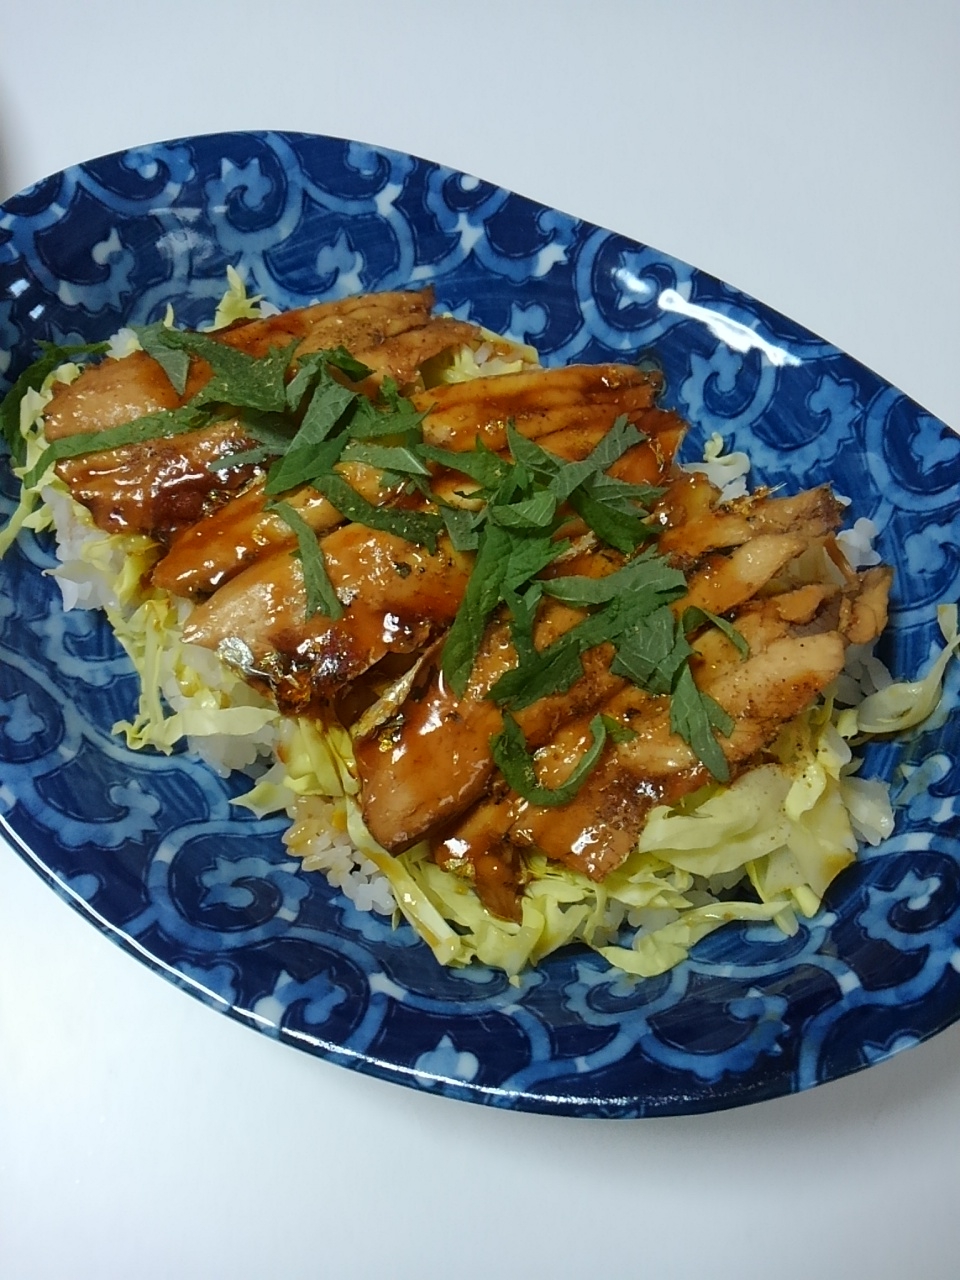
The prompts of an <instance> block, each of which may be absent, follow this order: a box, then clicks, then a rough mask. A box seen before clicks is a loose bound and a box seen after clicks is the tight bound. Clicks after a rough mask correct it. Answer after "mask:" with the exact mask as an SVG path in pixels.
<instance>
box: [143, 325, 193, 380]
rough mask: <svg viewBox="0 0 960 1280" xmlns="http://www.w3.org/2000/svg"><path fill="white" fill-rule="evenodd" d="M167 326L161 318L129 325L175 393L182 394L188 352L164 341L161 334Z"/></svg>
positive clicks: (185, 377) (187, 364) (186, 370)
mask: <svg viewBox="0 0 960 1280" xmlns="http://www.w3.org/2000/svg"><path fill="white" fill-rule="evenodd" d="M168 327H169V326H168V325H165V324H164V323H163V321H162V320H155V321H154V323H153V324H144V325H131V328H132V329H133V332H134V333H135V334H136V335H137V340H138V341H139V343H140V345H141V347H143V349H144V351H145V352H146V353H147V355H148V356H150V357H152V359H154V360H156V362H157V364H158V365H159V366H160V367H161V369H162V370H163V371H164V373H165V374H166V375H167V377H168V378H169V379H170V385H171V386H172V387H173V389H174V391H176V393H177V395H178V396H182V395H183V393H184V391H185V390H186V386H187V377H188V375H189V373H190V353H189V352H188V351H185V350H183V349H182V348H178V347H171V346H170V345H169V343H167V342H164V340H163V336H162V335H163V334H164V333H166V331H167V329H168Z"/></svg>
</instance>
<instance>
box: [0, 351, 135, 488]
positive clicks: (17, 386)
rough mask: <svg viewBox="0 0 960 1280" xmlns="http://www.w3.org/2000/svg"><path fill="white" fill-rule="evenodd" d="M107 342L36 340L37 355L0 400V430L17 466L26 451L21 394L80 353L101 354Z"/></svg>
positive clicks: (38, 386) (21, 463)
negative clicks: (70, 343) (73, 342)
mask: <svg viewBox="0 0 960 1280" xmlns="http://www.w3.org/2000/svg"><path fill="white" fill-rule="evenodd" d="M109 345H110V344H109V343H107V342H88V343H80V344H76V345H73V346H57V345H56V344H55V343H52V342H41V343H38V346H39V347H40V350H41V354H40V356H39V357H38V358H37V359H36V360H34V362H33V364H30V365H27V367H26V369H24V371H23V373H21V374H20V376H19V378H17V380H16V382H15V383H14V384H13V386H12V387H11V388H10V390H9V391H8V392H7V394H6V395H5V396H4V397H3V400H2V402H0V433H2V435H3V438H4V440H6V442H7V447H8V448H9V450H10V456H11V457H12V458H13V461H14V462H15V463H16V465H17V466H23V462H24V459H25V457H26V452H27V451H26V444H25V443H24V439H23V436H22V435H21V434H20V401H21V400H22V399H23V397H24V396H25V395H26V394H27V392H28V391H39V390H40V388H41V387H42V386H43V383H44V380H45V379H46V378H47V376H48V375H49V374H51V373H53V371H54V369H56V368H58V367H59V366H60V365H62V364H64V363H66V361H68V360H76V359H77V357H82V356H98V355H103V353H104V352H105V351H106V350H107V349H108V348H109Z"/></svg>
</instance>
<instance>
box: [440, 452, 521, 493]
mask: <svg viewBox="0 0 960 1280" xmlns="http://www.w3.org/2000/svg"><path fill="white" fill-rule="evenodd" d="M420 453H421V454H422V456H423V457H424V458H426V459H427V461H428V462H436V463H437V464H438V465H439V466H441V467H446V469H447V470H448V471H459V472H460V473H461V475H465V476H469V477H470V479H471V480H474V481H476V483H477V484H478V485H480V487H481V489H483V490H485V491H488V492H493V490H495V489H496V488H497V486H498V485H499V484H500V483H501V482H502V480H503V479H504V477H505V476H506V475H507V474H508V472H509V471H510V463H509V462H507V461H505V460H504V459H503V458H500V457H498V456H497V454H495V453H493V452H491V450H490V449H488V448H487V447H486V445H485V444H484V443H483V442H482V441H481V440H478V441H477V447H476V449H470V450H468V451H467V452H466V453H455V452H454V451H453V450H452V449H441V448H439V446H437V445H432V444H423V445H421V447H420Z"/></svg>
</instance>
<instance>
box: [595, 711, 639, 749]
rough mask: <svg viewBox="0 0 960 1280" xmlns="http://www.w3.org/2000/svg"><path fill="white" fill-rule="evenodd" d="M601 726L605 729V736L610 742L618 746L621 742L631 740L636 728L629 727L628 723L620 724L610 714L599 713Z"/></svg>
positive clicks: (634, 735)
mask: <svg viewBox="0 0 960 1280" xmlns="http://www.w3.org/2000/svg"><path fill="white" fill-rule="evenodd" d="M600 719H601V720H602V721H603V727H604V728H605V729H606V731H607V737H608V738H609V739H610V741H611V742H613V743H615V744H616V745H617V746H619V745H620V744H621V743H622V742H632V741H633V740H634V738H635V737H636V736H637V731H636V729H631V728H630V726H629V725H628V724H621V723H620V721H619V720H614V719H613V717H612V716H605V715H601V716H600Z"/></svg>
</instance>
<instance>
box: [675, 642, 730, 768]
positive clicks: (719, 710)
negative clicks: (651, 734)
mask: <svg viewBox="0 0 960 1280" xmlns="http://www.w3.org/2000/svg"><path fill="white" fill-rule="evenodd" d="M670 728H671V729H672V730H673V732H674V733H678V734H679V735H680V737H681V738H683V740H684V742H686V743H687V744H688V746H689V747H690V748H691V749H692V750H693V752H694V753H695V755H696V756H697V758H698V759H699V760H700V761H702V763H703V764H704V765H706V767H707V768H708V769H709V770H710V772H711V773H712V774H713V776H714V777H715V778H716V780H717V781H718V782H729V780H730V767H729V765H728V764H727V758H726V756H725V755H724V754H723V749H722V747H721V746H720V743H719V742H718V741H717V739H716V736H715V733H714V731H715V730H716V732H717V733H722V734H723V735H724V737H727V738H729V736H730V734H731V733H733V720H732V719H731V718H730V716H729V715H728V714H727V713H726V711H724V709H723V707H721V706H720V704H719V703H718V702H715V701H714V699H713V698H711V697H710V696H709V694H706V693H701V691H700V690H699V689H698V688H697V686H696V683H695V682H694V679H693V673H692V672H691V670H690V667H689V666H684V667H681V669H680V674H679V676H678V677H677V681H676V683H675V685H674V687H673V695H672V697H671V699H670Z"/></svg>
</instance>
